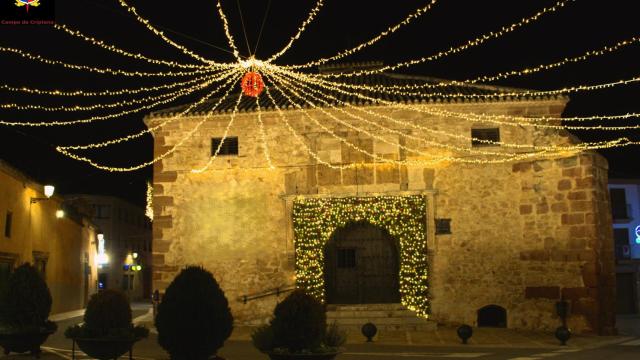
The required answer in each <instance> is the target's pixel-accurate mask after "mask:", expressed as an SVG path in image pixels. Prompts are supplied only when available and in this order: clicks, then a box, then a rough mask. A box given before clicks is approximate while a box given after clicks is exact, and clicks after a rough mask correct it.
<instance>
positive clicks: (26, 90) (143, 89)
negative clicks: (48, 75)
mask: <svg viewBox="0 0 640 360" xmlns="http://www.w3.org/2000/svg"><path fill="white" fill-rule="evenodd" d="M208 77H210V76H201V77H197V78H194V79H192V80H188V81H183V82H172V83H169V84H165V85H157V86H148V87H140V88H136V89H118V90H102V91H86V90H47V89H36V88H29V87H26V86H21V87H17V86H9V85H4V84H0V90H5V91H12V92H23V93H27V94H32V95H49V96H69V97H73V96H85V97H93V96H119V95H133V94H139V93H143V92H153V91H157V90H163V89H173V88H176V87H180V86H184V85H189V84H193V83H197V82H202V81H204V80H206V79H207V78H208Z"/></svg>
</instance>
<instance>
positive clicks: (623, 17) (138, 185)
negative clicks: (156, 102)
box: [0, 0, 640, 205]
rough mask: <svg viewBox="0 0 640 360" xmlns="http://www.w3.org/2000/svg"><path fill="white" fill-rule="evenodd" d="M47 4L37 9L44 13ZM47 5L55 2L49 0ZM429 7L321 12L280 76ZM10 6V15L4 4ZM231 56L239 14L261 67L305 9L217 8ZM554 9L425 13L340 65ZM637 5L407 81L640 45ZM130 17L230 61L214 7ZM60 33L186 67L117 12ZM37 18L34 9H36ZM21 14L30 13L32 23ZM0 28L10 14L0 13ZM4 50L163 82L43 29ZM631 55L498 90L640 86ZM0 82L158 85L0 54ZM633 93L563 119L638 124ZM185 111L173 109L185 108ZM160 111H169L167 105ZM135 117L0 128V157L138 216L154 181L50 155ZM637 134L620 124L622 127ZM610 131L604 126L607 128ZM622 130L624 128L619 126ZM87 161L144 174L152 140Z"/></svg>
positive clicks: (160, 6)
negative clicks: (230, 37) (608, 117)
mask: <svg viewBox="0 0 640 360" xmlns="http://www.w3.org/2000/svg"><path fill="white" fill-rule="evenodd" d="M47 1H48V0H41V2H42V3H45V2H47ZM49 1H51V0H49ZM427 2H428V1H427V0H420V1H418V0H403V1H371V0H349V1H338V0H325V6H324V7H323V8H322V10H321V12H320V14H319V16H318V17H317V19H316V20H315V21H314V22H313V23H312V24H311V25H310V26H309V27H308V28H307V31H306V32H305V33H304V34H303V35H302V37H301V38H300V40H298V41H297V42H296V43H295V44H294V46H293V48H292V49H291V50H290V51H289V52H288V53H286V54H285V55H284V56H283V57H281V58H280V59H279V61H278V62H277V63H279V64H295V63H303V62H307V61H311V60H315V59H317V58H320V57H326V56H331V55H333V54H335V53H337V52H338V51H340V50H343V49H346V48H351V47H353V46H355V45H358V44H360V43H361V42H363V41H366V40H368V39H370V38H371V37H372V36H374V35H376V34H378V33H380V32H381V31H383V30H384V29H386V28H387V27H388V26H390V25H393V24H395V23H397V22H399V21H400V20H402V19H403V18H404V17H405V16H406V15H407V14H408V13H410V12H412V11H413V10H415V9H416V8H418V7H421V6H424V5H425V4H426V3H427ZM9 3H10V2H9ZM222 3H223V7H224V9H225V12H226V13H227V16H228V17H229V21H230V25H231V29H232V32H233V34H234V36H235V38H236V44H237V46H238V47H239V48H240V50H241V51H242V52H243V53H244V55H246V54H247V47H246V45H245V39H244V35H243V27H242V25H241V23H242V22H241V18H240V13H239V11H238V5H240V7H241V8H242V15H243V20H244V24H245V28H246V34H247V38H248V42H249V44H250V46H251V47H252V50H253V49H255V47H256V42H257V40H258V34H259V33H260V27H261V24H262V21H263V19H265V13H267V10H268V13H267V17H266V21H265V25H264V29H263V33H262V37H261V38H260V42H259V44H258V47H257V53H256V54H257V55H256V57H257V58H263V59H264V58H267V57H268V56H270V55H271V54H272V53H274V52H276V51H278V50H280V49H281V48H282V46H284V44H286V42H287V41H288V39H289V38H290V37H291V36H292V35H293V34H295V32H296V29H297V27H298V26H299V25H300V23H301V22H302V21H303V20H304V19H305V18H306V16H307V12H308V11H309V9H311V8H312V7H313V6H314V4H315V1H311V0H307V1H302V0H298V1H292V0H271V1H269V0H239V1H238V0H223V2H222ZM553 3H554V1H546V0H545V1H543V0H519V1H514V0H511V1H493V0H485V1H469V0H440V1H439V2H438V3H437V4H436V5H435V6H434V7H433V9H432V10H431V11H430V12H429V13H428V14H426V15H424V16H423V17H421V18H420V19H418V20H416V21H415V22H413V23H412V24H411V25H409V26H407V27H405V28H403V29H401V30H400V31H398V32H397V33H395V34H394V35H392V36H390V37H388V38H386V39H385V40H382V41H381V42H378V43H377V44H375V45H374V46H372V47H369V48H367V49H365V50H364V51H362V52H360V53H358V54H357V55H355V56H352V57H349V58H348V60H347V61H369V60H380V61H383V62H384V63H385V64H392V63H395V62H399V61H403V60H408V59H413V58H417V57H421V56H426V55H431V54H434V53H436V52H438V51H441V50H445V49H447V48H449V47H451V46H454V45H460V44H463V43H465V42H466V41H467V40H470V39H473V38H475V37H477V36H479V35H481V34H483V33H486V32H489V31H491V30H498V29H499V28H500V27H502V26H504V25H508V24H511V23H514V22H516V21H517V20H519V19H521V18H523V17H528V16H531V15H532V14H533V13H535V12H536V11H537V10H539V9H541V8H542V7H544V6H550V5H552V4H553ZM634 3H635V1H629V0H609V1H606V2H605V1H590V0H578V1H575V2H573V3H571V4H570V5H568V6H567V7H565V8H564V9H562V10H560V11H558V12H556V13H554V14H550V15H545V16H544V17H543V18H542V19H541V20H539V21H538V22H536V23H533V24H530V25H527V26H525V27H523V28H521V29H519V30H516V31H515V32H513V33H511V34H508V35H506V36H504V37H501V38H499V39H497V40H490V41H488V42H486V43H485V44H483V45H481V46H479V47H476V48H473V49H471V50H466V51H464V52H462V53H459V54H456V55H453V56H448V57H445V58H443V59H441V60H438V61H435V62H429V63H427V64H425V65H421V66H416V67H412V68H409V69H405V70H403V72H405V73H411V74H416V75H427V76H434V77H438V78H445V79H460V80H463V79H467V78H474V77H476V76H479V75H485V74H488V75H490V74H494V73H496V72H500V71H506V70H512V69H520V68H523V67H526V66H535V65H538V64H542V63H550V62H554V61H558V60H560V59H562V58H564V57H572V56H577V55H581V54H582V53H584V52H585V51H587V50H591V49H598V48H600V47H602V46H604V45H613V44H614V43H616V42H618V41H620V40H624V39H628V38H630V37H632V36H638V35H640V25H639V24H640V23H639V22H638V21H637V11H635V7H634ZM130 4H131V5H133V6H135V7H136V8H137V9H138V12H139V13H140V14H141V15H142V16H143V17H146V18H147V19H149V20H150V21H151V22H152V23H153V24H155V25H157V26H158V27H159V28H161V29H163V30H165V33H166V34H167V35H168V36H169V37H170V38H172V39H173V40H175V41H176V42H178V43H181V44H183V45H185V46H187V47H188V48H190V49H192V50H193V51H195V52H197V53H199V54H201V55H202V56H204V57H207V58H211V59H214V60H217V61H233V56H232V55H231V54H230V53H228V52H226V51H223V50H224V49H228V46H227V42H226V38H225V37H224V33H223V30H222V24H221V21H220V20H219V19H218V16H217V13H216V10H215V5H216V1H215V0H206V1H205V0H192V1H172V2H169V1H149V0H145V1H141V0H138V1H134V0H131V1H130ZM55 5H56V21H57V22H58V23H61V24H66V25H68V26H70V27H71V28H75V29H78V30H80V31H82V32H83V33H85V34H87V35H90V36H94V37H96V38H98V39H101V40H103V41H105V42H107V43H110V44H114V45H117V46H118V47H120V48H122V49H126V50H131V51H133V52H141V53H143V54H145V55H147V56H150V57H154V58H162V59H167V60H175V61H181V62H185V63H193V62H192V59H191V58H188V57H186V56H184V55H182V54H181V53H179V52H178V51H177V50H175V49H174V48H172V47H170V46H168V45H166V44H164V43H163V42H162V40H160V39H159V38H157V37H155V36H154V35H153V34H151V33H150V32H148V31H147V29H146V28H144V27H143V26H142V25H141V24H139V23H138V22H137V21H135V19H134V18H132V17H131V16H130V15H128V14H127V13H126V12H125V11H124V10H123V9H122V8H121V7H120V6H119V4H118V1H117V0H82V1H70V0H66V1H62V0H56V4H55ZM43 8H44V7H43ZM38 10H40V9H38V8H33V7H32V8H31V9H30V12H37V11H38ZM0 15H6V14H0ZM0 46H8V47H14V48H20V49H23V50H25V51H29V52H32V53H35V54H40V55H42V56H45V57H48V58H52V59H59V60H65V61H66V62H69V63H75V64H86V65H92V66H96V67H112V68H118V69H126V70H140V71H148V72H151V71H162V70H166V67H161V66H154V65H151V64H149V63H146V62H143V61H136V60H134V59H130V58H126V57H122V56H119V55H117V54H114V53H111V52H108V51H105V50H101V49H99V48H96V47H93V46H91V45H89V44H88V43H85V42H83V41H82V40H79V39H77V38H73V37H71V36H68V35H66V34H65V33H63V32H61V31H58V30H55V29H52V28H51V27H50V26H47V25H40V26H31V25H20V26H16V25H4V26H0ZM638 59H640V46H638V45H632V46H628V47H626V48H624V49H623V50H620V51H618V52H615V53H612V54H609V55H605V56H602V57H596V58H592V59H590V60H588V61H586V62H582V63H579V64H571V65H566V66H563V67H561V68H559V69H556V70H553V71H545V72H542V73H539V74H536V75H532V76H527V77H514V78H511V79H508V80H503V81H500V82H495V83H494V84H497V85H507V86H515V87H522V88H531V89H541V90H549V89H555V88H560V87H564V86H573V85H580V84H597V83H603V82H610V81H616V80H621V79H629V78H632V77H635V76H638V75H640V71H639V69H638V63H639V61H638ZM0 69H1V74H2V76H1V77H0V78H1V82H2V83H4V84H7V85H11V86H30V87H37V88H45V89H60V90H76V89H85V90H87V91H99V90H104V89H118V88H125V87H129V88H136V87H140V86H143V85H158V84H162V83H166V82H168V81H179V80H178V79H176V80H172V79H170V78H165V79H164V80H145V79H140V78H133V79H132V78H125V77H120V76H110V75H95V74H89V73H87V72H81V71H73V70H64V69H62V68H61V67H54V66H47V65H41V64H39V63H36V62H33V61H29V60H25V59H22V58H20V57H17V56H14V55H9V54H7V53H0ZM639 95H640V86H639V85H627V86H622V87H618V88H616V89H615V90H607V91H592V92H584V93H579V94H574V95H571V102H570V103H569V105H568V106H567V109H566V111H565V113H564V114H563V115H564V116H567V117H568V116H589V115H593V114H624V113H627V112H640V97H639ZM0 96H1V97H2V98H1V100H0V103H12V102H16V103H20V104H43V105H50V106H56V105H63V104H68V105H72V104H73V105H76V104H81V105H82V104H93V103H96V102H98V101H105V102H111V101H113V98H56V99H52V98H50V97H46V96H34V95H27V94H16V93H10V92H5V91H0ZM192 99H193V98H191V99H190V98H184V99H182V100H179V101H177V102H175V103H174V104H173V105H178V104H183V103H187V102H189V100H192ZM164 107H169V106H164ZM104 113H105V112H99V113H87V112H83V113H77V114H75V113H47V112H41V111H33V110H32V111H23V112H16V111H9V110H1V109H0V117H1V118H2V119H3V120H30V121H45V120H49V119H55V120H72V119H77V118H84V117H87V115H92V114H104ZM144 115H145V114H143V113H139V114H136V115H133V116H128V117H123V118H118V119H112V120H107V121H102V122H100V123H97V124H95V123H94V124H89V125H81V126H71V127H60V128H51V127H47V128H38V129H34V128H23V127H3V126H0V158H1V159H4V160H5V161H7V162H9V163H11V164H13V165H14V166H16V167H18V168H19V169H21V170H22V171H24V172H26V173H27V174H29V175H31V176H32V177H34V178H35V179H37V180H38V181H41V182H49V183H53V184H55V185H56V186H57V189H58V191H59V192H61V193H78V192H87V193H101V194H111V195H118V196H121V197H123V198H125V199H128V200H130V201H132V202H134V203H137V204H139V205H142V204H143V203H144V194H145V182H146V181H147V180H149V179H151V176H152V171H151V168H146V169H143V170H139V171H135V172H131V173H108V172H104V171H101V170H97V169H94V168H92V167H90V166H89V165H87V164H84V163H80V162H77V161H75V160H72V159H68V158H66V157H64V156H63V155H61V154H58V153H57V152H56V151H55V150H54V146H55V145H58V144H61V145H65V144H84V143H88V142H94V141H101V140H106V139H110V138H113V137H117V136H122V135H125V134H130V133H133V132H137V131H140V130H142V129H144V124H143V123H142V118H143V116H144ZM626 123H628V124H631V123H632V124H640V120H638V119H633V120H626V122H625V124H626ZM611 124H614V122H611ZM615 124H617V125H619V124H621V122H615ZM575 134H576V135H578V136H579V137H580V138H581V139H583V140H587V141H599V140H606V139H613V138H617V137H621V136H626V137H629V138H631V139H632V140H636V141H637V140H640V136H639V134H640V131H637V130H634V131H629V132H627V133H621V132H607V133H603V132H575ZM602 153H603V154H604V155H605V156H606V157H607V158H608V159H609V165H610V176H612V177H638V176H640V169H639V168H638V166H637V165H636V162H637V160H636V159H638V158H640V150H639V149H638V147H633V148H625V149H616V150H608V151H603V152H602ZM86 154H87V155H89V156H91V157H95V158H96V159H97V160H99V161H102V162H106V163H107V164H109V165H112V166H130V165H134V164H137V163H140V162H143V161H148V160H150V159H151V156H152V139H151V137H150V136H147V137H145V138H144V139H142V140H138V141H135V142H133V143H131V144H127V145H118V146H115V147H111V148H109V149H107V150H102V151H100V152H95V153H94V152H86Z"/></svg>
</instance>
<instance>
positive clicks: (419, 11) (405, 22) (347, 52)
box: [267, 0, 438, 69]
mask: <svg viewBox="0 0 640 360" xmlns="http://www.w3.org/2000/svg"><path fill="white" fill-rule="evenodd" d="M437 1H438V0H432V1H431V2H430V3H429V4H427V5H426V6H424V7H421V8H419V9H417V10H416V11H415V12H413V13H411V14H409V15H408V16H407V17H406V18H405V19H404V20H402V21H401V22H399V23H398V24H396V25H394V26H390V27H389V28H387V29H386V30H385V31H383V32H381V33H380V34H379V35H377V36H375V37H373V38H372V39H370V40H368V41H366V42H363V43H361V44H359V45H357V46H355V47H353V48H351V49H348V50H344V51H341V52H339V53H338V54H336V55H334V56H331V57H328V58H322V59H318V60H315V61H312V62H310V63H306V64H303V65H285V66H283V67H285V68H289V69H303V68H309V67H312V66H318V65H322V64H324V63H327V62H329V61H333V60H339V59H341V58H344V57H347V56H349V55H352V54H354V53H356V52H358V51H360V50H362V49H364V48H366V47H368V46H371V45H373V44H375V43H376V42H378V41H380V40H382V39H383V38H385V37H387V36H388V35H391V34H393V33H395V32H396V31H398V29H400V28H402V27H403V26H405V25H409V24H410V23H411V22H412V21H413V20H415V19H417V18H419V17H420V16H422V15H424V14H426V13H427V12H428V11H429V10H431V7H433V5H435V3H436V2H437ZM320 2H321V1H318V3H320ZM316 9H317V10H319V8H318V6H317V5H316V8H315V9H314V10H316ZM317 10H316V11H317ZM311 15H313V16H315V14H314V13H313V12H312V13H311V14H310V17H311ZM307 21H309V22H310V20H309V19H308V20H307ZM305 26H306V24H305V23H303V26H301V27H300V28H299V29H298V34H297V35H296V37H294V38H291V41H290V42H289V44H288V45H287V46H286V47H285V48H284V49H282V50H281V51H280V52H278V53H276V54H275V55H273V56H272V57H270V58H269V59H268V60H267V62H272V61H273V60H275V59H277V58H278V57H280V55H282V54H283V53H284V52H285V51H287V50H288V49H289V47H291V44H292V43H293V41H294V40H295V39H297V38H298V37H300V34H301V33H302V32H303V31H304V28H305Z"/></svg>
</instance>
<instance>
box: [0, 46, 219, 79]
mask: <svg viewBox="0 0 640 360" xmlns="http://www.w3.org/2000/svg"><path fill="white" fill-rule="evenodd" d="M0 51H3V52H7V53H11V54H15V55H19V56H21V57H23V58H25V59H29V60H33V61H39V62H41V63H44V64H47V65H60V66H62V67H64V68H67V69H72V70H86V71H89V72H92V73H97V74H104V75H121V76H129V77H176V76H193V75H197V74H206V73H211V72H213V71H215V70H216V69H196V70H189V71H163V72H142V71H126V70H118V69H111V68H97V67H93V66H87V65H77V64H70V63H66V62H64V61H59V60H51V59H47V58H45V57H42V56H40V55H34V54H31V53H29V52H26V51H22V50H20V49H14V48H9V47H4V46H0Z"/></svg>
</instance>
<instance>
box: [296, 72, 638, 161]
mask: <svg viewBox="0 0 640 360" xmlns="http://www.w3.org/2000/svg"><path fill="white" fill-rule="evenodd" d="M300 79H301V80H310V82H312V83H314V84H316V85H319V86H326V85H323V82H322V81H317V80H312V79H308V78H306V77H300ZM326 88H327V89H329V90H334V91H338V92H341V93H344V94H345V95H350V96H357V97H359V98H361V99H364V100H367V101H372V102H374V103H382V104H385V105H389V106H391V107H397V108H402V109H406V110H412V111H417V112H422V113H427V114H429V115H442V113H439V112H438V111H437V109H435V108H429V107H415V106H410V105H406V104H403V103H396V102H391V101H385V100H382V99H377V98H372V97H369V96H365V95H362V94H359V93H349V92H346V91H344V90H341V89H338V88H333V87H330V86H326ZM310 105H311V104H310ZM405 125H408V126H414V127H418V128H420V129H423V130H427V129H428V128H426V127H423V126H420V125H417V124H411V123H410V122H407V123H406V124H405ZM432 131H438V132H439V133H441V134H442V135H447V136H450V137H456V138H460V139H464V140H466V141H473V142H481V143H486V144H490V145H500V146H506V147H513V148H532V149H536V150H552V151H556V152H558V151H560V152H563V153H564V152H571V151H584V150H593V149H603V148H612V147H620V146H627V145H635V144H638V142H633V141H630V140H629V139H627V138H624V137H623V138H619V139H615V140H611V141H602V142H594V143H580V144H577V145H574V146H557V145H553V146H539V145H528V144H511V143H505V142H499V141H491V140H486V139H477V138H473V137H468V136H465V135H460V134H453V133H449V132H446V131H442V130H432ZM547 156H548V155H547ZM479 162H480V163H482V162H483V161H479Z"/></svg>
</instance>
